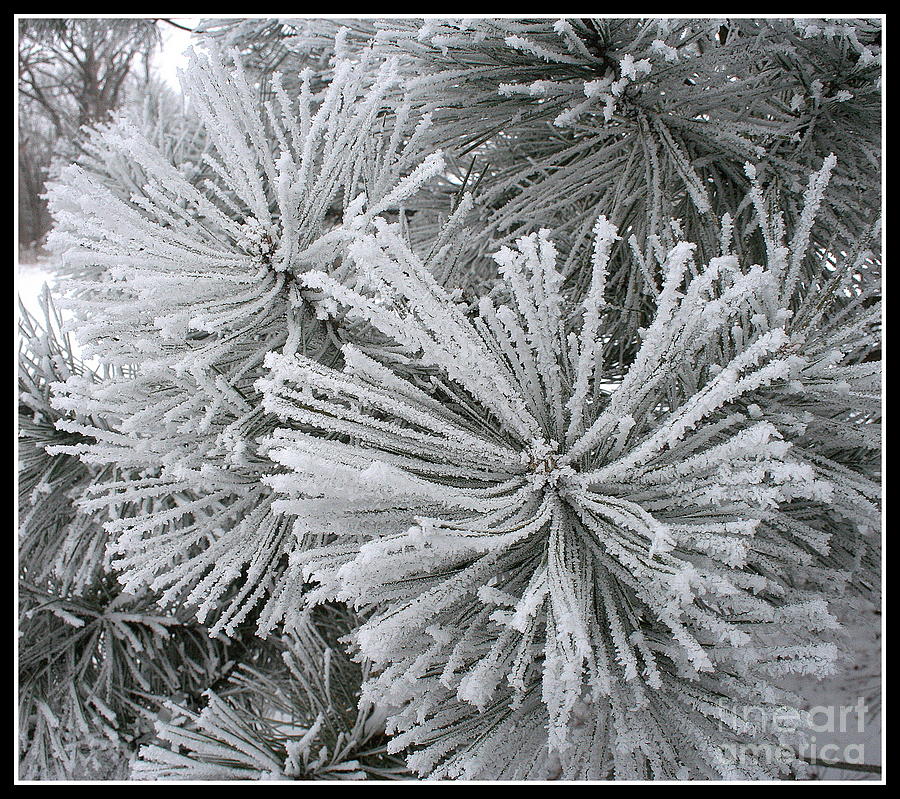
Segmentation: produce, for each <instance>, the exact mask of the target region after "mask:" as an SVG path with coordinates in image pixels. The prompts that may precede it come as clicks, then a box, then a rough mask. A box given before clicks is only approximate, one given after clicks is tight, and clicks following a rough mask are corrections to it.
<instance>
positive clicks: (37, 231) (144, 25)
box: [19, 18, 160, 246]
mask: <svg viewBox="0 0 900 799" xmlns="http://www.w3.org/2000/svg"><path fill="white" fill-rule="evenodd" d="M159 40H160V37H159V30H158V28H157V25H156V23H155V22H154V21H153V20H149V19H71V18H66V19H23V20H20V21H19V243H20V245H23V246H28V245H32V244H34V243H36V242H38V241H39V240H40V239H41V238H42V237H43V236H44V235H45V234H46V232H47V230H48V229H49V221H50V220H49V216H48V214H47V210H46V203H45V201H44V200H43V199H42V198H41V196H40V195H41V194H43V191H44V183H45V181H46V179H47V177H48V175H49V174H50V170H51V164H52V161H53V159H54V158H56V157H59V158H63V159H66V160H69V161H71V160H74V159H75V158H76V157H78V156H79V154H80V153H81V152H82V146H83V141H84V134H83V133H82V130H81V129H82V128H83V127H84V126H88V125H94V124H97V123H99V122H103V121H105V120H106V119H107V118H108V117H109V114H110V112H111V111H114V110H115V109H117V108H120V107H121V105H122V103H123V101H124V98H125V96H126V94H127V92H128V91H129V89H130V88H132V84H134V83H140V84H142V85H144V86H146V84H147V83H148V82H149V80H150V58H151V56H152V54H153V51H154V49H155V48H156V46H157V45H158V44H159Z"/></svg>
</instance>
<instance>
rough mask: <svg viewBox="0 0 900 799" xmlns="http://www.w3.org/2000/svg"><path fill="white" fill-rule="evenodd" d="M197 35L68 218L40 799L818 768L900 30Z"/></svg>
mask: <svg viewBox="0 0 900 799" xmlns="http://www.w3.org/2000/svg"><path fill="white" fill-rule="evenodd" d="M199 31H200V32H199V34H198V40H197V41H198V46H199V47H198V49H200V47H202V48H203V49H205V52H204V53H199V54H194V55H193V56H192V58H191V62H190V65H189V67H188V69H187V70H186V71H185V73H184V74H183V75H182V84H183V88H184V91H185V94H186V97H187V105H186V107H185V108H184V109H181V108H176V107H175V106H174V105H173V104H172V103H171V102H170V101H168V100H166V99H165V98H163V99H161V100H160V101H159V102H158V104H157V105H156V106H149V105H148V106H147V107H146V108H145V110H144V111H143V112H139V113H131V114H130V115H123V116H122V117H121V118H120V119H118V120H116V121H115V122H112V123H109V124H103V125H100V126H97V127H96V128H95V129H94V131H93V132H92V133H91V135H90V138H89V139H88V141H87V144H86V146H85V152H86V154H85V155H84V156H83V157H82V158H81V159H80V160H79V162H78V163H76V164H74V165H72V166H70V167H68V168H67V169H66V170H64V171H63V172H62V174H61V177H60V179H59V181H58V182H57V183H56V184H55V185H54V186H52V187H51V189H50V191H49V204H50V208H51V211H52V213H53V216H54V221H55V226H54V230H53V232H52V233H51V236H50V243H51V246H52V247H53V249H54V251H55V253H56V256H57V258H58V260H59V262H60V269H61V270H62V271H63V273H64V274H65V275H66V278H67V279H66V281H65V289H64V292H63V296H61V297H60V298H58V300H57V302H58V303H59V304H60V306H61V307H62V308H63V309H64V311H65V312H66V313H67V314H68V317H67V318H66V319H65V320H63V319H62V317H61V316H60V315H59V314H58V313H57V312H56V311H55V310H54V304H53V301H52V300H51V299H50V298H49V296H48V297H47V298H46V299H45V316H46V321H45V323H44V324H43V325H40V324H38V322H36V321H35V320H34V319H33V318H32V317H31V316H30V315H28V314H27V313H23V315H22V318H21V330H22V342H23V344H22V347H21V351H20V423H19V430H20V441H19V453H20V477H19V488H20V491H19V509H20V545H19V563H20V577H21V585H20V602H21V609H20V617H21V621H20V633H22V634H23V635H26V636H27V642H28V643H27V645H23V644H20V737H21V745H20V751H21V753H22V754H21V769H20V770H21V774H22V776H24V777H26V778H38V779H54V778H57V779H71V778H73V777H78V776H83V775H84V774H85V773H88V774H91V773H99V772H98V771H97V770H96V765H95V761H97V760H98V758H99V757H106V755H105V754H103V753H104V752H106V751H107V750H109V749H112V750H114V751H115V752H116V753H117V754H116V757H117V758H118V760H116V763H117V764H118V765H117V766H116V768H117V769H119V772H118V773H129V774H130V776H131V778H134V779H264V780H265V779H367V778H397V777H401V778H413V777H419V778H423V777H428V778H434V779H441V778H454V779H459V778H462V779H488V780H493V779H517V780H519V779H603V780H605V779H679V780H687V779H768V778H778V777H785V776H790V775H794V776H797V775H799V776H803V775H804V774H806V769H807V764H806V763H805V762H804V761H803V758H802V757H801V755H800V752H801V747H802V743H803V741H804V739H805V736H806V735H808V731H809V722H810V720H809V718H808V717H807V716H805V714H804V713H803V712H802V706H803V697H802V696H800V695H798V693H797V692H796V691H795V690H793V685H792V683H791V677H792V675H793V676H799V677H801V678H804V679H809V678H821V677H825V676H828V675H831V674H834V673H837V672H839V671H840V669H842V668H844V667H845V666H846V662H847V659H848V657H852V655H848V653H847V630H846V629H844V628H843V627H842V625H841V623H840V622H839V618H844V617H845V616H846V614H847V612H848V608H850V607H855V608H860V607H863V608H874V607H877V606H878V604H879V601H880V595H879V593H878V585H879V583H880V579H881V578H880V560H881V555H880V544H879V531H880V526H881V521H880V462H881V454H880V448H881V440H880V411H881V393H880V374H881V363H880V343H879V342H880V334H881V318H882V317H881V314H882V310H881V302H880V293H881V286H880V270H881V256H880V243H881V235H882V232H881V222H880V217H879V213H880V208H881V198H880V138H881V136H880V118H881V104H880V103H881V101H880V88H881V86H880V65H881V62H880V41H881V40H880V37H881V30H880V21H879V20H840V21H837V22H834V21H827V20H802V21H801V20H796V21H795V20H778V19H766V20H752V19H742V20H689V19H679V20H666V19H653V20H636V19H628V20H621V19H561V20H462V21H454V20H431V19H430V20H349V21H340V22H337V21H331V20H255V21H254V20H232V21H216V20H209V21H206V22H204V23H203V25H201V27H200V29H199ZM223 49H224V50H227V51H228V55H227V56H226V55H225V54H224V53H223ZM276 65H277V69H276ZM71 336H74V337H75V339H76V340H77V345H78V354H77V355H76V354H75V351H74V348H73V344H72V339H71ZM91 758H93V760H92V759H91ZM92 769H93V771H92Z"/></svg>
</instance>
